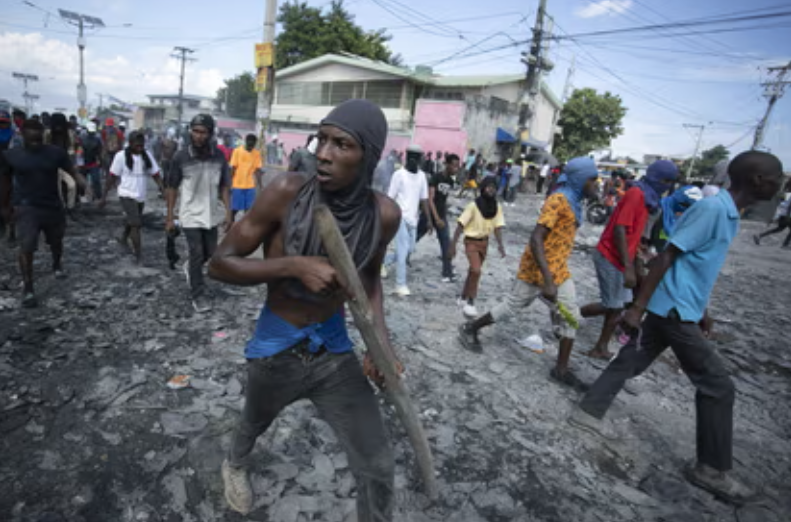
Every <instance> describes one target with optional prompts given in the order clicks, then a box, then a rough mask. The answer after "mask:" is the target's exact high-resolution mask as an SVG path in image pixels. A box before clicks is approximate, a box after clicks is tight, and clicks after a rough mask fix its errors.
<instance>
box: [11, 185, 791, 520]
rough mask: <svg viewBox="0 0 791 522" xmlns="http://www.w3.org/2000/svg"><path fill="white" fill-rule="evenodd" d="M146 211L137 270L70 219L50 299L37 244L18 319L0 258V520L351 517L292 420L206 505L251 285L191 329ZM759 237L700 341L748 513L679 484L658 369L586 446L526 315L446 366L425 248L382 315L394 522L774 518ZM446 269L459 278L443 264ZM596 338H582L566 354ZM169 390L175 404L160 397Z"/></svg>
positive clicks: (593, 332)
mask: <svg viewBox="0 0 791 522" xmlns="http://www.w3.org/2000/svg"><path fill="white" fill-rule="evenodd" d="M455 206H456V207H459V206H460V203H459V202H456V204H455ZM149 207H150V210H149V213H148V214H146V216H145V217H146V228H145V229H144V231H143V240H144V248H145V254H144V256H145V264H146V266H145V267H144V268H138V267H135V266H133V265H132V264H131V262H130V259H129V258H127V257H126V256H125V255H123V254H122V253H121V252H120V251H119V250H118V248H117V246H116V245H115V243H114V241H113V237H114V236H115V235H116V234H117V233H118V230H119V227H120V226H121V223H122V217H121V214H120V209H119V207H118V206H117V204H111V205H110V206H109V207H108V209H107V211H106V212H105V213H98V212H96V211H94V210H92V209H91V208H87V209H86V211H85V217H84V218H83V222H82V223H78V224H74V225H70V228H69V231H68V237H67V243H66V256H65V266H66V269H67V271H68V272H69V274H70V277H69V279H68V280H67V281H66V282H64V283H63V284H62V285H56V284H55V280H54V279H53V277H52V276H51V274H50V273H49V272H48V270H47V267H48V260H47V253H46V249H45V248H44V249H42V250H41V252H40V253H39V255H38V256H37V261H36V274H37V278H38V283H37V284H38V291H39V293H40V295H41V298H42V301H43V303H42V306H41V307H40V308H39V309H37V310H22V309H20V308H19V307H18V297H19V296H18V281H19V279H18V276H17V274H16V268H15V266H14V258H13V254H12V253H11V252H9V251H8V250H7V248H6V247H5V245H3V246H2V247H0V484H2V494H0V520H3V521H11V522H28V521H32V522H45V521H69V522H92V521H101V522H106V521H118V522H133V521H134V522H138V521H150V522H164V521H196V522H197V521H200V522H215V521H216V522H219V521H272V522H309V521H327V522H346V521H352V520H354V499H355V497H356V489H355V484H354V480H353V477H352V475H351V470H350V469H349V465H348V459H347V458H346V456H345V455H344V454H343V452H342V450H341V447H340V445H339V443H338V440H337V438H336V437H335V436H334V434H333V433H332V431H331V430H330V429H329V427H328V426H327V425H326V424H325V423H324V422H323V421H321V420H320V419H318V417H317V414H316V410H315V408H314V407H313V406H312V405H311V404H309V403H304V402H302V403H297V404H295V405H293V406H292V407H290V408H289V409H288V410H286V411H285V412H284V413H283V414H282V415H281V416H280V418H279V419H278V420H277V421H276V422H275V424H274V425H273V426H272V427H271V429H270V430H269V432H268V433H267V434H266V435H265V436H263V437H261V439H260V440H259V443H258V446H257V448H256V451H255V454H254V459H253V461H254V466H253V469H252V480H253V485H254V488H255V491H256V504H255V510H254V511H253V512H252V513H251V514H250V515H248V516H246V517H243V516H240V515H237V514H235V513H232V512H231V511H230V510H228V508H227V507H226V504H225V501H224V499H223V496H222V482H221V479H220V473H219V469H220V464H221V462H222V459H223V457H224V454H225V451H226V449H227V447H228V444H229V441H230V437H231V434H232V430H233V428H234V425H235V422H236V419H237V418H238V415H239V412H240V411H241V407H242V404H243V399H242V397H243V388H244V385H245V382H246V375H245V373H244V364H245V361H244V357H243V347H244V344H245V342H246V340H247V339H248V337H249V336H250V334H251V332H252V330H253V326H254V322H255V319H256V317H257V314H258V310H259V309H260V306H261V303H262V301H263V299H264V296H265V289H264V288H243V289H239V288H233V289H232V288H228V287H223V286H221V285H219V284H217V283H214V282H210V287H211V288H212V290H213V291H215V293H216V294H218V295H217V297H216V299H215V309H214V311H213V312H212V313H210V314H207V315H205V316H199V315H197V314H195V313H193V311H192V308H191V306H190V304H189V302H188V301H187V298H186V297H187V287H186V283H185V280H184V277H183V274H182V272H181V270H180V269H179V270H175V271H170V270H169V269H168V268H167V262H166V260H165V254H164V233H163V232H162V225H163V219H162V205H161V202H160V201H154V202H153V204H151V205H149ZM537 208H538V200H537V199H535V198H534V197H532V196H531V197H529V198H528V197H525V196H520V199H519V203H518V205H517V206H516V207H513V208H506V209H505V212H506V219H507V222H508V228H507V231H506V232H505V238H506V243H507V244H506V246H507V250H508V257H507V258H505V259H500V258H499V256H498V255H496V252H494V251H492V252H491V255H490V257H489V259H488V260H487V262H486V265H485V268H484V275H483V279H482V286H481V294H480V299H479V302H478V303H477V306H478V308H479V310H481V311H482V310H485V309H487V308H488V307H490V306H492V305H493V304H495V303H497V302H499V301H500V300H502V299H503V297H504V295H505V294H506V293H507V292H508V290H509V289H510V286H511V283H512V281H513V277H514V275H515V272H516V269H517V266H518V262H519V256H520V255H521V253H522V250H523V248H524V245H525V244H526V242H527V240H528V237H529V234H530V231H531V229H532V226H533V223H534V222H535V217H536V215H537ZM147 210H148V209H147ZM761 227H762V225H760V224H757V223H750V222H747V223H744V224H743V230H742V232H741V234H740V236H739V238H738V239H737V241H736V244H735V249H734V251H733V252H732V254H731V256H730V258H729V260H728V262H727V265H726V268H725V270H724V272H723V274H722V276H721V277H720V281H719V284H718V286H717V289H716V291H715V293H714V297H713V302H712V306H711V308H712V315H713V316H714V317H716V318H718V319H721V320H723V321H725V320H727V322H722V323H721V324H720V325H718V329H717V333H718V340H717V341H716V342H717V347H718V349H719V351H720V353H721V354H722V356H723V357H724V358H725V360H726V361H727V364H728V367H729V369H730V370H731V372H732V373H733V375H734V380H735V382H736V384H737V388H738V399H737V403H736V412H735V441H734V444H735V447H734V455H735V465H736V471H737V473H738V475H739V476H740V477H741V478H743V479H744V480H746V481H748V482H749V483H750V484H752V485H754V486H756V487H758V488H759V489H760V490H761V491H762V499H761V500H760V502H758V503H757V504H755V505H751V506H747V507H744V508H741V509H735V508H734V507H732V506H728V505H726V504H723V503H721V502H719V501H717V500H715V499H714V498H713V497H712V496H711V495H709V494H707V493H705V492H703V491H701V490H699V489H697V488H694V487H692V486H690V485H688V484H687V483H686V482H685V481H684V479H683V477H682V475H681V471H680V469H681V467H682V466H683V465H684V464H685V463H686V462H687V461H688V459H690V458H691V457H693V456H694V454H695V445H694V441H695V434H694V422H695V419H694V390H693V388H692V387H691V385H690V384H689V382H688V380H687V379H686V377H685V376H684V375H683V374H680V373H679V371H678V367H677V364H676V363H675V361H674V360H673V358H672V356H671V355H665V356H663V357H662V359H661V360H660V361H658V362H657V363H656V364H655V365H654V366H653V367H652V368H651V370H650V371H649V372H648V373H647V374H646V375H645V376H644V377H642V378H640V379H639V382H636V383H634V385H633V388H634V390H635V393H636V394H632V393H623V394H621V395H620V396H619V397H618V399H617V400H616V402H615V405H614V407H613V408H612V410H611V412H610V418H611V419H612V420H613V424H614V427H615V429H616V431H617V433H618V437H617V438H614V439H612V440H602V439H598V438H594V437H592V436H590V435H588V434H587V433H585V432H581V431H579V430H577V429H575V428H573V427H571V426H570V425H569V424H568V423H567V422H566V418H567V416H568V414H569V411H570V409H571V407H572V405H573V404H574V403H575V401H576V400H577V399H578V396H577V395H576V394H575V393H574V392H573V391H571V390H568V389H566V388H562V387H560V386H558V385H556V384H554V383H553V382H552V381H550V380H549V379H548V371H549V369H550V367H551V365H552V362H553V359H554V356H555V355H556V344H555V341H554V340H553V336H552V333H551V325H550V323H549V318H548V314H547V313H546V310H544V309H543V308H542V307H541V305H540V304H535V305H534V306H533V307H532V308H531V309H529V310H527V311H526V312H525V313H523V314H522V315H521V316H520V317H519V318H518V319H516V320H514V321H513V322H511V323H509V324H505V325H500V326H499V327H498V328H494V329H489V330H487V331H486V332H485V333H484V334H483V335H482V340H483V343H484V347H485V351H484V353H483V354H481V355H475V354H472V353H469V352H466V351H464V350H462V349H461V348H460V347H459V345H458V343H457V341H456V339H455V331H456V327H457V326H458V324H459V323H460V322H461V321H462V316H461V313H460V310H459V309H458V308H457V306H456V304H455V299H456V296H457V294H458V292H459V291H460V287H461V284H462V282H459V283H456V284H443V283H442V282H441V281H440V277H439V276H440V263H439V259H438V256H439V249H438V245H437V242H436V239H434V238H433V237H427V238H425V239H423V240H422V241H421V243H420V244H419V245H418V249H417V252H416V253H415V255H414V256H413V257H412V261H411V263H412V270H411V273H410V287H411V289H412V292H413V296H412V297H411V298H409V299H408V300H401V299H398V298H396V297H388V298H387V301H386V309H387V322H388V324H389V326H390V331H391V335H392V338H393V341H394V343H395V345H396V346H397V349H398V351H399V355H400V357H401V359H402V360H403V362H404V364H405V366H406V369H407V374H406V378H407V379H408V380H409V385H410V388H411V389H412V392H413V396H414V400H415V402H416V408H417V410H418V411H419V412H421V418H422V421H423V423H424V425H425V427H426V430H427V434H428V436H429V438H430V442H431V445H432V448H433V451H434V454H435V458H436V464H437V473H438V481H439V485H440V488H441V489H440V491H441V499H440V501H439V502H437V503H436V504H433V505H432V504H430V503H429V502H428V501H427V499H426V497H425V496H424V495H423V493H422V492H421V489H420V484H419V483H418V482H417V480H418V473H417V470H416V465H415V461H414V455H412V453H411V450H410V447H409V444H408V442H407V441H406V439H405V433H404V431H403V429H402V427H401V426H400V425H399V424H398V422H397V420H396V419H395V416H394V415H393V412H392V410H391V408H390V407H389V405H387V404H385V403H383V410H384V411H385V415H386V417H387V423H388V427H389V430H390V433H391V436H392V440H393V446H394V448H395V454H396V461H397V471H396V477H397V478H396V484H397V498H396V502H397V511H396V520H398V521H405V522H429V521H448V522H476V521H491V522H502V521H511V520H513V521H519V522H528V521H530V522H539V521H540V522H556V521H575V522H577V521H579V522H583V521H585V522H587V521H590V522H595V521H601V522H619V521H624V522H626V521H629V522H640V521H645V522H648V521H659V520H666V521H674V522H677V521H678V522H686V521H689V522H693V521H694V522H715V521H716V522H753V521H755V522H757V521H762V522H775V521H777V522H780V521H788V520H791V442H789V441H790V440H791V405H790V404H791V403H790V402H789V397H790V396H791V352H790V351H789V344H788V341H787V339H788V333H787V332H788V331H789V329H790V328H789V327H791V324H790V323H791V317H789V312H788V306H789V303H791V286H789V284H788V281H789V277H791V263H789V259H790V258H789V253H788V252H787V251H781V250H780V249H779V248H777V246H778V245H776V244H775V243H776V242H772V241H771V239H768V240H767V241H766V246H764V247H762V248H761V249H759V250H758V249H756V248H755V246H754V245H753V244H752V242H751V240H750V236H751V234H752V233H754V232H755V231H757V230H759V229H760V228H761ZM600 231H601V229H600V228H598V229H589V228H588V227H587V226H586V227H585V228H584V229H583V230H582V231H581V232H580V237H579V238H578V241H577V246H578V248H577V249H575V251H574V254H573V258H572V271H573V272H574V275H575V280H576V283H577V293H578V296H579V299H580V301H581V302H582V303H584V302H588V301H595V300H596V297H597V293H598V292H597V288H596V279H595V277H594V273H593V264H592V261H591V257H590V252H591V250H592V248H595V244H596V238H597V237H598V233H600ZM180 241H183V240H180ZM179 246H180V248H181V249H182V258H184V255H183V250H184V245H183V243H180V245H179ZM456 267H457V270H458V272H459V273H460V274H463V273H464V270H465V269H466V260H465V259H463V256H462V254H460V255H459V258H458V259H457V260H456ZM392 287H393V281H392V280H388V281H385V288H386V289H387V290H388V291H389V290H391V289H392ZM599 327H600V323H599V322H597V321H590V322H588V323H586V324H584V325H583V326H582V328H581V330H580V332H579V340H578V342H577V347H578V348H579V349H580V350H583V349H587V348H589V347H590V346H591V345H592V343H593V341H594V339H595V338H596V336H597V334H598V330H599ZM530 334H538V335H540V336H542V338H543V341H544V344H545V346H546V348H547V350H546V352H545V353H544V354H541V355H538V354H535V353H533V352H531V351H529V350H527V349H525V348H522V347H520V346H519V344H518V343H517V341H516V340H515V339H520V338H524V337H526V336H528V335H530ZM353 337H354V338H355V340H357V341H359V336H357V335H356V332H353ZM572 364H573V366H574V368H575V369H576V370H577V371H578V372H579V373H580V375H581V376H582V377H583V378H584V379H587V380H593V379H595V377H596V376H597V375H598V373H599V372H600V371H601V369H602V364H601V363H599V362H596V361H592V360H589V359H587V358H585V357H583V356H580V355H579V354H578V353H575V354H574V356H573V359H572ZM181 374H184V375H189V376H190V379H191V380H190V386H188V387H187V388H184V389H180V390H172V389H169V388H168V387H167V382H168V380H170V379H171V378H172V377H174V376H175V375H181Z"/></svg>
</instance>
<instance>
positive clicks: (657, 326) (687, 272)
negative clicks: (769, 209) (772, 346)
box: [569, 151, 783, 504]
mask: <svg viewBox="0 0 791 522" xmlns="http://www.w3.org/2000/svg"><path fill="white" fill-rule="evenodd" d="M728 174H729V176H730V179H731V187H730V189H729V190H723V191H720V193H719V194H718V195H717V196H714V197H711V198H705V199H703V200H701V201H699V202H698V203H696V204H695V205H693V206H692V207H690V208H689V210H687V211H686V212H685V213H684V215H683V216H682V217H681V219H680V220H679V221H678V223H677V224H676V227H675V230H674V231H673V234H672V236H671V237H670V239H669V241H668V246H667V248H666V249H665V251H664V252H662V254H661V255H660V256H659V258H658V260H657V263H656V264H655V266H654V267H653V268H652V269H651V272H650V273H649V274H648V276H646V279H645V281H644V282H643V284H642V286H641V287H640V292H639V294H638V296H637V298H636V299H635V301H634V304H633V306H632V308H630V309H629V310H627V312H626V314H625V315H624V318H623V321H622V327H623V328H624V330H626V331H628V332H632V336H631V340H630V341H629V342H628V343H627V344H626V345H625V346H624V347H623V348H622V349H621V351H620V352H619V353H618V356H617V357H615V359H613V360H612V361H611V362H610V364H609V365H608V366H607V368H606V369H605V370H604V372H603V373H602V374H601V376H599V378H598V379H597V380H596V382H595V383H594V384H593V386H591V388H590V390H589V391H588V392H587V393H586V394H585V397H584V398H583V399H582V401H581V402H580V404H579V408H578V409H577V410H576V411H575V412H574V413H573V414H572V417H571V418H570V419H569V420H570V421H571V422H572V423H573V424H575V425H577V426H579V427H581V428H585V429H589V430H592V431H594V432H597V433H600V434H601V433H602V431H603V429H604V426H603V421H602V419H603V417H604V415H605V414H606V413H607V410H608V409H609V407H610V405H611V404H612V402H613V400H614V399H615V397H616V395H617V394H618V392H620V391H621V389H622V388H623V386H624V383H625V382H626V380H627V379H630V378H632V377H635V376H637V375H640V374H641V373H642V372H643V371H645V370H646V369H647V368H648V367H649V366H650V365H651V363H652V362H653V361H654V360H655V359H656V358H657V357H659V355H660V354H662V352H664V351H665V349H667V348H668V346H669V347H670V348H671V349H672V350H673V352H674V353H675V355H676V357H677V358H678V361H679V363H680V364H681V367H682V369H683V370H684V372H685V373H686V374H687V377H689V379H690V381H692V384H694V385H695V388H696V389H697V391H696V395H695V407H696V410H697V462H696V465H694V466H690V467H689V468H688V469H687V470H685V471H686V476H687V479H688V480H689V481H690V482H691V483H693V484H694V485H696V486H698V487H701V488H703V489H706V490H708V491H711V492H712V493H714V494H715V495H716V496H718V497H720V498H722V499H724V500H726V501H729V502H732V503H735V504H741V503H743V502H745V501H747V500H749V499H750V498H751V497H753V496H754V494H753V492H752V491H751V490H750V489H749V488H748V487H747V486H745V485H743V484H741V483H740V482H738V481H737V480H736V479H734V478H733V476H732V473H730V470H731V467H732V461H733V457H732V451H733V403H734V399H735V388H734V385H733V381H732V380H731V378H730V377H729V375H728V373H727V371H726V369H725V366H724V364H723V362H722V360H721V358H720V356H719V355H718V354H717V352H716V351H715V350H714V348H712V346H711V345H710V343H709V341H708V340H707V337H708V335H709V332H710V330H711V321H710V320H709V318H708V316H707V315H706V307H707V306H708V301H709V297H710V295H711V291H712V289H713V288H714V283H715V282H716V280H717V276H718V275H719V271H720V269H721V268H722V265H723V263H724V262H725V258H726V256H727V254H728V248H729V247H730V245H731V243H732V242H733V239H734V237H736V234H737V233H738V231H739V213H740V211H741V210H742V209H744V208H746V207H748V206H750V205H752V204H753V203H755V202H757V201H766V200H770V199H772V197H773V196H774V195H775V194H776V193H777V191H778V190H779V189H780V183H781V180H782V179H783V167H782V164H781V163H780V161H779V160H778V159H777V158H776V157H775V156H773V155H771V154H768V153H765V152H759V151H749V152H744V153H742V154H740V155H738V156H737V157H736V158H734V160H733V161H732V162H731V163H730V165H729V167H728ZM646 312H647V313H646ZM644 314H645V318H643V315H644ZM638 330H639V333H638ZM638 343H639V345H638Z"/></svg>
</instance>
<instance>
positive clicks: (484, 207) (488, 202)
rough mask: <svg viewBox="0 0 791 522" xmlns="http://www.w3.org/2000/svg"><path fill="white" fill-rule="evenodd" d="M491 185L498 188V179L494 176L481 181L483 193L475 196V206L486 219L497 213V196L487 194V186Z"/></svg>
mask: <svg viewBox="0 0 791 522" xmlns="http://www.w3.org/2000/svg"><path fill="white" fill-rule="evenodd" d="M489 185H491V186H493V187H495V188H497V180H496V179H494V178H493V177H491V176H489V177H486V178H484V179H483V181H481V189H480V190H481V194H480V195H479V196H478V197H477V198H475V206H477V207H478V210H479V211H480V213H481V215H482V216H483V218H484V219H492V218H493V217H494V216H496V215H497V209H498V205H497V196H496V195H495V196H494V197H489V196H487V195H486V191H485V189H486V187H488V186H489Z"/></svg>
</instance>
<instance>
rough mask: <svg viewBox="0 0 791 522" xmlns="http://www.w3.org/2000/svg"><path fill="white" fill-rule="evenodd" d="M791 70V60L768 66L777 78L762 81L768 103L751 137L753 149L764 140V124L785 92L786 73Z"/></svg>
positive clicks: (758, 146)
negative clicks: (780, 64)
mask: <svg viewBox="0 0 791 522" xmlns="http://www.w3.org/2000/svg"><path fill="white" fill-rule="evenodd" d="M789 71H791V62H788V64H787V65H783V66H780V67H769V72H770V73H775V74H777V78H775V80H774V81H770V82H765V83H762V84H761V85H763V86H764V87H766V90H765V91H764V97H766V98H769V104H768V105H767V107H766V113H764V117H763V118H761V121H760V122H758V126H757V127H756V128H755V138H754V139H753V147H752V148H753V149H757V148H760V147H761V146H762V145H763V142H764V133H765V132H766V124H767V123H768V122H769V117H770V116H771V115H772V110H773V109H774V107H775V104H776V103H777V100H779V99H780V98H782V97H783V94H785V88H786V87H787V86H788V84H789V83H791V82H787V81H784V80H785V77H786V74H788V72H789Z"/></svg>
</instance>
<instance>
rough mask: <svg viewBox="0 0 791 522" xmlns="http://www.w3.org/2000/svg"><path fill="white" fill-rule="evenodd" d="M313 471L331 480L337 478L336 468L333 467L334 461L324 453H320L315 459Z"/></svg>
mask: <svg viewBox="0 0 791 522" xmlns="http://www.w3.org/2000/svg"><path fill="white" fill-rule="evenodd" d="M313 469H314V470H315V471H316V473H317V474H318V475H320V476H322V477H326V478H327V479H329V480H332V478H333V477H334V476H335V466H333V464H332V460H330V458H329V457H328V456H327V455H324V454H323V453H319V454H318V455H316V456H315V457H313Z"/></svg>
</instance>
